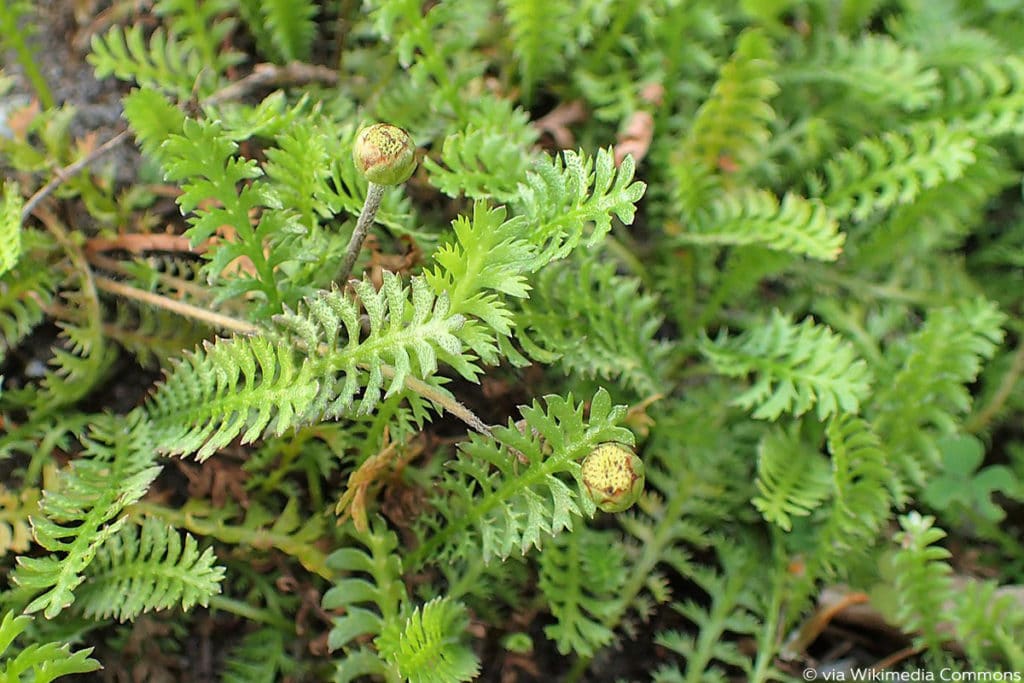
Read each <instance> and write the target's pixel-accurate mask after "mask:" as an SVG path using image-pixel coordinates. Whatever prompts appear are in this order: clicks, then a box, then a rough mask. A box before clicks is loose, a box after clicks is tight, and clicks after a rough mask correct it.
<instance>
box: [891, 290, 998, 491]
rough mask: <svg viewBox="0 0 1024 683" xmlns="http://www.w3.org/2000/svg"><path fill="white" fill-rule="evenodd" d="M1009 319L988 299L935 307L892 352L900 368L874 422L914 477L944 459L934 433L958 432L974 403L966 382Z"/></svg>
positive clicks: (896, 458) (906, 471)
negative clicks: (965, 415)
mask: <svg viewBox="0 0 1024 683" xmlns="http://www.w3.org/2000/svg"><path fill="white" fill-rule="evenodd" d="M1005 322H1006V316H1005V315H1004V314H1003V313H1001V312H1000V311H999V310H998V308H997V307H996V305H995V304H994V303H992V302H990V301H987V300H984V299H977V300H973V301H964V302H960V303H958V304H956V305H954V306H948V307H943V308H938V309H934V310H933V311H931V312H930V313H929V315H928V318H927V320H926V321H925V323H924V325H922V326H921V328H920V329H919V330H918V331H917V332H915V333H914V334H913V335H911V336H910V337H909V338H908V339H907V342H906V344H905V346H902V347H900V348H897V349H895V350H894V356H895V357H894V358H893V359H892V365H893V367H898V368H900V369H899V371H898V372H896V373H895V374H894V375H893V376H892V377H891V378H890V379H889V381H888V382H886V383H885V385H884V386H882V387H880V389H881V390H880V391H879V392H878V393H877V394H876V395H875V396H874V399H873V405H874V407H875V408H876V409H877V410H878V415H877V417H875V418H874V420H873V421H874V425H875V429H876V432H877V433H878V435H879V436H880V437H881V439H882V442H883V443H884V444H885V445H886V448H887V450H888V451H889V452H890V453H891V455H892V458H893V462H894V463H896V464H898V466H899V467H900V468H901V469H902V470H903V473H904V475H905V476H906V477H907V478H908V479H909V480H910V481H912V482H915V483H917V484H923V482H924V480H925V478H926V476H927V472H929V471H932V470H934V469H935V468H936V467H937V466H938V464H939V462H940V461H941V460H940V454H939V451H938V447H937V445H936V442H935V436H936V435H941V434H952V433H954V432H955V431H957V430H958V420H957V417H959V416H961V415H963V414H965V413H966V412H967V411H968V410H969V409H970V406H971V394H970V391H969V390H968V388H967V385H969V384H970V383H971V382H973V381H974V380H975V379H976V378H977V377H978V373H979V372H980V371H981V365H982V362H983V361H984V360H985V359H988V358H991V357H992V356H993V355H994V354H995V352H996V350H997V349H998V348H999V344H1000V343H1001V342H1002V340H1003V336H1004V331H1003V325H1004V324H1005ZM899 502H903V501H902V500H901V501H899Z"/></svg>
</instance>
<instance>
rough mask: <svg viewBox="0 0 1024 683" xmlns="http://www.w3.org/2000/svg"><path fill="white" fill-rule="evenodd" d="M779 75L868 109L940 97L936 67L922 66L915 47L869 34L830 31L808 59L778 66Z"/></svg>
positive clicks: (908, 106)
mask: <svg viewBox="0 0 1024 683" xmlns="http://www.w3.org/2000/svg"><path fill="white" fill-rule="evenodd" d="M779 80H780V82H781V83H783V84H784V85H791V84H795V83H807V84H815V85H816V86H819V87H820V86H821V85H824V86H826V87H828V88H829V90H827V91H826V92H827V93H828V94H829V95H831V96H833V97H838V98H839V100H840V103H848V100H847V98H849V100H853V101H855V102H856V103H857V104H858V105H859V106H862V107H867V108H871V109H878V108H883V107H890V108H896V109H900V110H903V111H919V110H921V109H926V108H928V107H930V106H932V105H934V104H935V103H936V102H937V101H938V100H939V98H940V97H941V91H940V89H939V73H938V71H936V70H935V69H933V68H928V67H927V66H926V65H925V62H924V60H923V59H922V58H921V55H920V54H919V53H918V52H916V51H915V50H913V49H912V48H909V47H907V46H905V45H901V44H900V43H898V42H897V41H895V40H893V39H892V38H889V37H888V36H879V35H871V34H869V35H865V36H862V37H860V38H859V39H857V40H856V41H850V40H848V39H847V38H845V37H844V36H842V35H831V36H829V37H828V40H827V42H825V43H824V44H823V45H822V46H821V47H820V48H819V49H817V50H816V51H815V53H814V54H812V55H811V56H810V58H809V59H807V60H802V61H800V62H798V63H796V64H794V65H792V66H788V67H783V68H782V69H781V72H780V74H779ZM834 105H835V103H834V102H833V106H834ZM840 106H841V105H840Z"/></svg>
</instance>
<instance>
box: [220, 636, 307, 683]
mask: <svg viewBox="0 0 1024 683" xmlns="http://www.w3.org/2000/svg"><path fill="white" fill-rule="evenodd" d="M291 638H292V636H291V634H288V633H286V632H283V631H282V630H279V629H276V628H269V627H268V628H261V629H258V630H256V631H253V632H252V633H247V634H246V635H245V636H243V637H242V640H241V641H240V642H239V643H238V644H237V645H236V646H235V647H233V648H232V649H231V651H230V652H229V653H228V655H227V659H226V661H225V662H224V672H223V674H222V676H221V683H276V681H280V680H283V679H284V678H285V677H287V676H291V675H294V674H296V673H298V672H299V666H298V663H297V662H296V661H295V659H294V658H293V657H292V656H291V654H290V653H289V651H288V644H289V641H290V640H291Z"/></svg>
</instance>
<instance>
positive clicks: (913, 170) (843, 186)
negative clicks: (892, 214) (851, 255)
mask: <svg viewBox="0 0 1024 683" xmlns="http://www.w3.org/2000/svg"><path fill="white" fill-rule="evenodd" d="M974 144H975V141H974V138H972V137H970V136H968V135H967V134H965V133H964V132H963V131H962V130H960V129H957V128H948V127H947V126H945V125H944V124H942V123H937V122H924V123H917V124H914V125H912V126H911V127H910V128H908V129H907V130H905V131H900V132H890V133H886V134H884V135H882V136H881V137H880V138H869V139H864V140H861V141H860V142H858V143H857V144H856V145H854V146H853V147H852V148H851V149H849V150H846V151H844V152H842V153H841V154H840V155H839V156H837V157H835V158H834V159H832V160H830V161H829V162H828V163H826V164H825V182H824V184H823V183H822V182H821V181H820V180H819V179H818V178H816V177H811V178H809V179H808V184H809V185H810V186H811V189H812V194H813V195H816V196H820V197H821V198H822V201H824V202H825V206H827V207H828V208H829V210H830V211H832V213H833V214H834V215H835V216H836V217H837V218H849V219H850V220H852V221H854V222H858V221H862V220H864V219H865V218H868V217H869V216H871V214H873V213H874V212H876V211H880V210H883V209H888V208H890V207H892V206H894V205H896V204H906V203H908V202H911V201H913V199H914V198H915V197H916V196H917V195H918V194H920V193H921V192H922V191H923V190H927V189H929V188H931V187H935V186H936V185H939V184H940V183H943V182H950V181H953V180H956V179H957V178H959V177H960V176H961V175H962V174H963V172H964V169H965V168H966V167H968V166H969V165H970V164H972V163H973V162H974V153H973V149H974Z"/></svg>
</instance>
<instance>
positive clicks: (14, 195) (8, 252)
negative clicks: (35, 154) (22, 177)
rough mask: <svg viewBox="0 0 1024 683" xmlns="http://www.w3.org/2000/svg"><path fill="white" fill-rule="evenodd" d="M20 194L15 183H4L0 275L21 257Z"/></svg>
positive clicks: (0, 237) (0, 219) (0, 205)
mask: <svg viewBox="0 0 1024 683" xmlns="http://www.w3.org/2000/svg"><path fill="white" fill-rule="evenodd" d="M22 204H23V202H22V199H21V192H20V191H19V189H18V184H17V183H6V182H5V183H4V188H3V198H2V199H0V275H3V274H4V273H6V272H7V271H9V270H10V269H11V268H13V267H14V266H15V265H16V264H17V263H18V259H19V258H20V257H21V207H22Z"/></svg>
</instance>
